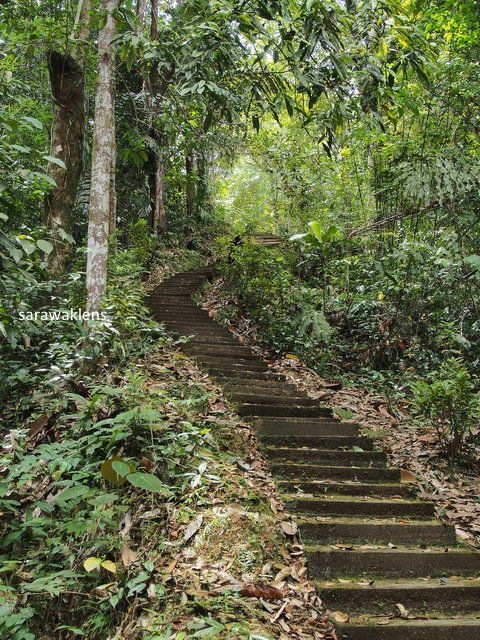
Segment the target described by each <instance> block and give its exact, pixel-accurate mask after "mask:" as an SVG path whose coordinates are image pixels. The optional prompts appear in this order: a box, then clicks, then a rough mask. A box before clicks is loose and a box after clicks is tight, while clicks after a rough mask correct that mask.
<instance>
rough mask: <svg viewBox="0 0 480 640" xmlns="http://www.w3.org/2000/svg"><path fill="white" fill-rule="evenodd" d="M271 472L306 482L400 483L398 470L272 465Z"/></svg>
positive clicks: (317, 465)
mask: <svg viewBox="0 0 480 640" xmlns="http://www.w3.org/2000/svg"><path fill="white" fill-rule="evenodd" d="M271 471H272V473H273V475H274V476H276V477H278V478H280V479H286V478H295V479H299V478H303V479H305V480H327V479H328V480H351V481H354V482H380V483H398V482H400V471H399V470H398V469H379V468H375V467H337V466H333V465H332V466H327V465H320V464H293V463H288V464H287V463H283V464H272V465H271Z"/></svg>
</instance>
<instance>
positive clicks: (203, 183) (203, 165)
mask: <svg viewBox="0 0 480 640" xmlns="http://www.w3.org/2000/svg"><path fill="white" fill-rule="evenodd" d="M209 183H210V177H209V173H208V159H207V156H206V152H205V151H202V152H201V153H200V155H199V156H198V159H197V193H196V207H195V216H196V218H197V220H201V219H202V217H203V216H204V215H205V214H207V213H208V212H209V211H210V209H211V202H210V184H209Z"/></svg>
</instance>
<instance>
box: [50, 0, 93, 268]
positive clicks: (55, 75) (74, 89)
mask: <svg viewBox="0 0 480 640" xmlns="http://www.w3.org/2000/svg"><path fill="white" fill-rule="evenodd" d="M77 28H78V31H79V34H78V35H79V46H78V47H77V55H76V59H75V58H74V57H72V56H70V55H65V54H63V53H60V52H58V51H53V50H51V51H48V52H47V67H48V73H49V77H50V87H51V91H52V100H53V122H52V130H51V148H50V155H51V156H54V157H56V158H59V159H60V160H62V161H63V163H64V164H65V167H66V168H63V167H60V166H58V165H57V164H54V163H53V162H52V163H50V167H49V175H50V177H51V178H53V179H54V180H55V182H56V187H54V189H53V190H52V191H51V192H50V193H49V194H48V196H47V197H46V198H45V218H46V225H47V229H48V230H49V231H50V233H51V239H52V242H53V251H52V253H51V254H50V257H49V266H50V270H51V271H52V273H53V274H54V275H58V274H61V273H64V272H65V271H66V270H67V267H68V262H69V260H70V255H71V250H72V246H71V244H70V243H69V242H68V241H66V240H65V237H63V238H62V236H61V235H60V234H61V231H60V229H62V230H63V231H65V232H66V233H70V231H71V226H72V210H73V207H74V205H75V200H76V197H77V191H78V185H79V182H80V176H81V172H82V155H83V143H84V138H85V120H86V115H85V70H84V66H85V56H84V52H85V44H86V41H87V39H88V35H89V31H90V0H80V2H79V5H78V12H77V16H76V20H75V27H74V32H73V33H72V37H74V36H75V31H76V29H77Z"/></svg>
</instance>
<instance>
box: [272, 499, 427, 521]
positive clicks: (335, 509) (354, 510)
mask: <svg viewBox="0 0 480 640" xmlns="http://www.w3.org/2000/svg"><path fill="white" fill-rule="evenodd" d="M285 500H286V506H287V508H288V510H289V511H291V512H293V513H306V514H309V515H320V516H347V515H348V516H352V517H354V516H374V517H376V518H390V517H392V516H393V517H404V518H433V517H434V516H435V510H434V508H433V504H432V503H431V502H421V501H420V500H404V499H397V500H392V499H391V498H390V499H388V498H385V499H383V500H381V499H380V500H379V499H375V498H370V497H367V498H365V497H363V496H362V497H353V496H328V497H325V498H317V497H313V498H308V497H307V498H297V497H291V496H286V497H285Z"/></svg>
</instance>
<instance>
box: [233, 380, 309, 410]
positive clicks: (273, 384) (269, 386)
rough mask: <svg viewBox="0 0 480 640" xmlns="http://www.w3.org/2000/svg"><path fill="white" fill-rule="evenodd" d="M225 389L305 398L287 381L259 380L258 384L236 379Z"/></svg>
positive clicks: (235, 391)
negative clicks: (248, 383) (247, 383)
mask: <svg viewBox="0 0 480 640" xmlns="http://www.w3.org/2000/svg"><path fill="white" fill-rule="evenodd" d="M225 390H226V391H227V392H229V393H238V394H244V395H245V394H250V393H259V394H269V395H270V397H275V398H277V397H286V398H291V397H295V398H305V396H300V395H299V391H298V389H297V388H296V387H294V386H293V385H290V384H288V383H287V382H282V381H277V380H270V381H265V382H260V383H258V384H255V385H253V384H250V385H246V384H245V381H243V380H238V381H234V382H231V383H228V384H226V385H225ZM317 404H318V403H317Z"/></svg>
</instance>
